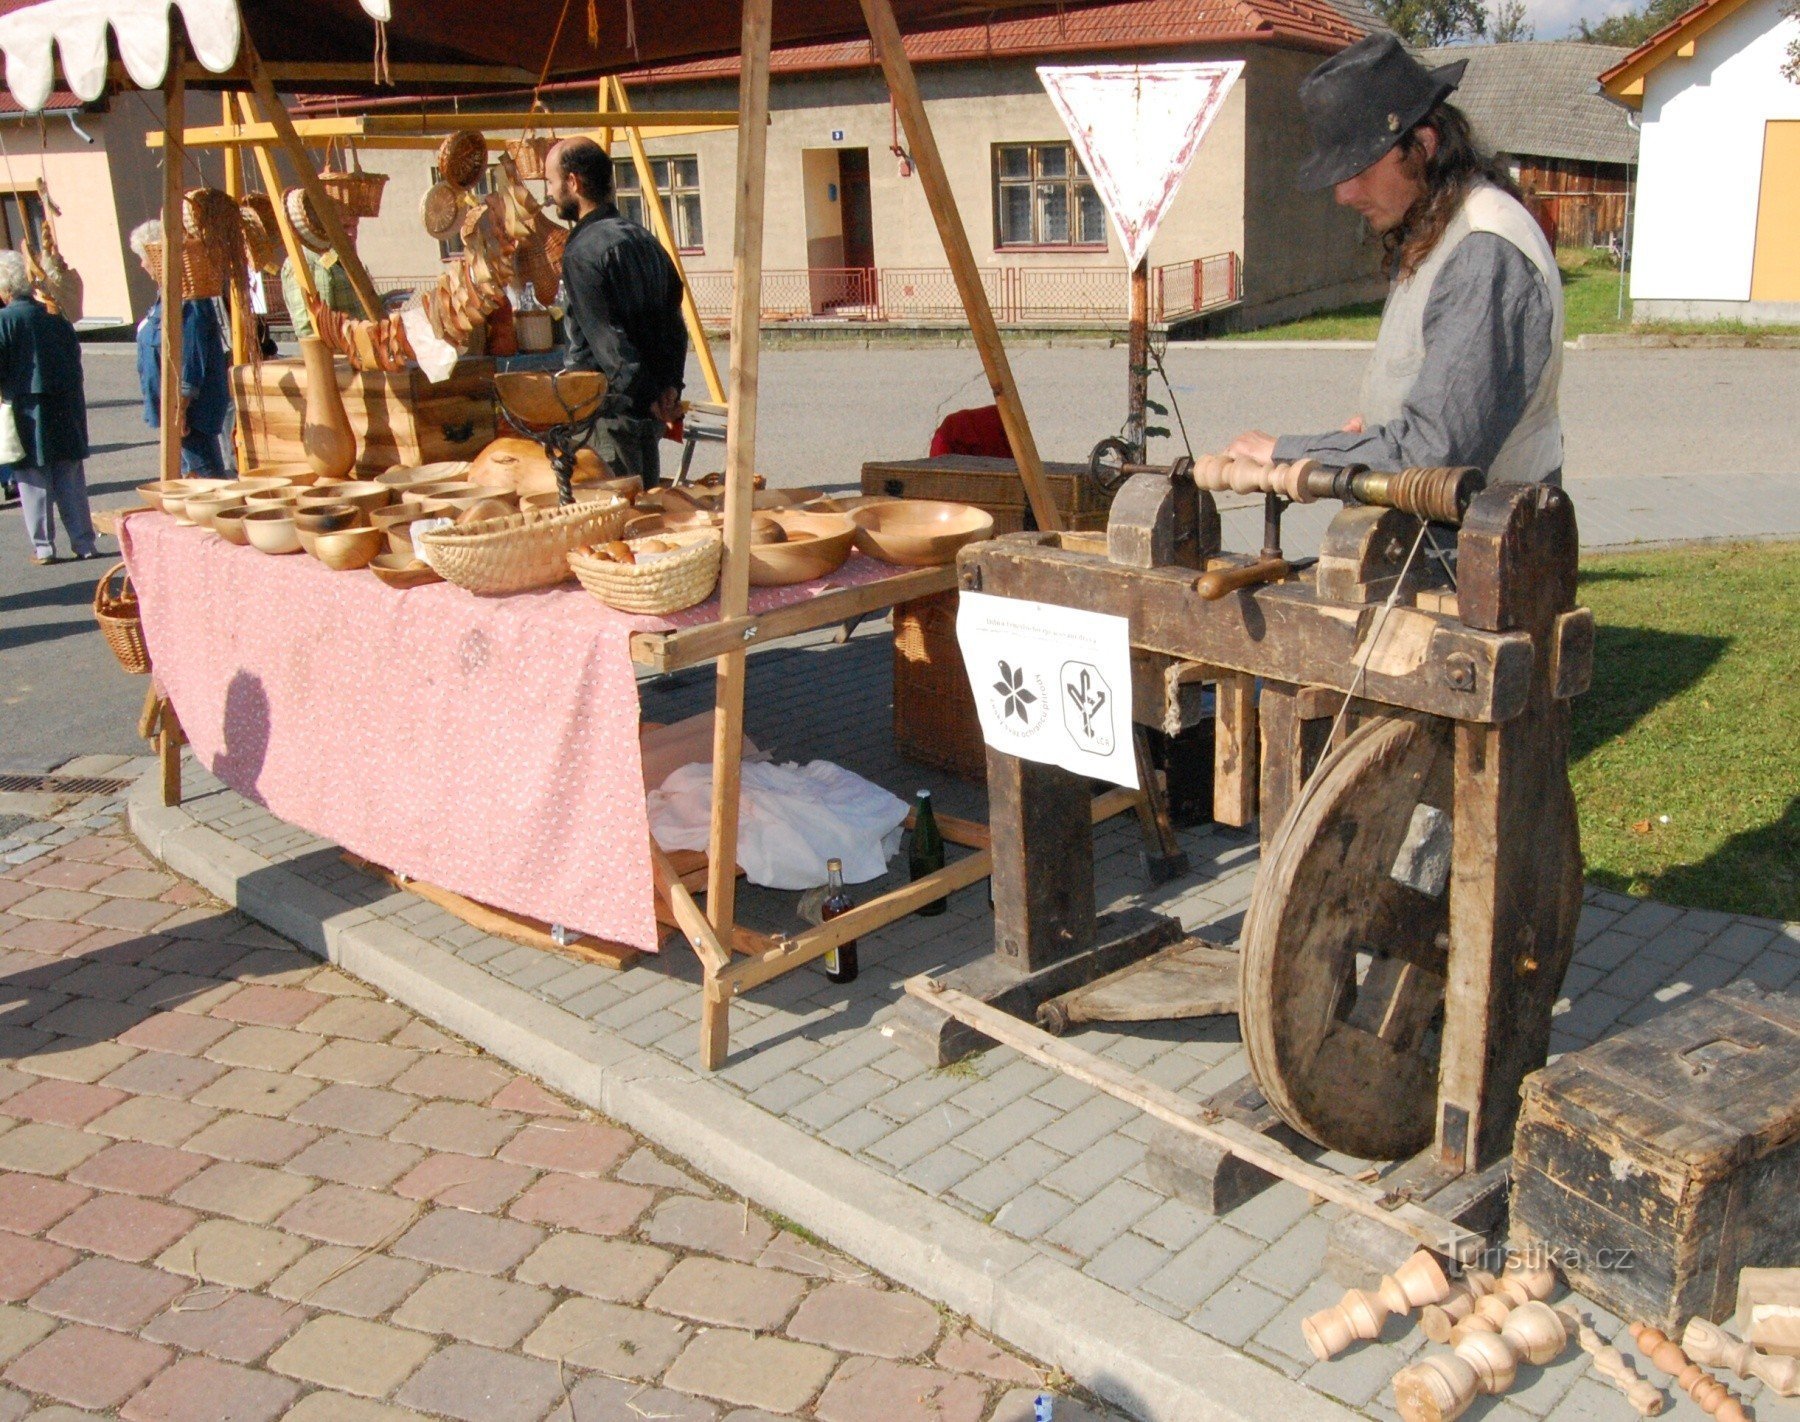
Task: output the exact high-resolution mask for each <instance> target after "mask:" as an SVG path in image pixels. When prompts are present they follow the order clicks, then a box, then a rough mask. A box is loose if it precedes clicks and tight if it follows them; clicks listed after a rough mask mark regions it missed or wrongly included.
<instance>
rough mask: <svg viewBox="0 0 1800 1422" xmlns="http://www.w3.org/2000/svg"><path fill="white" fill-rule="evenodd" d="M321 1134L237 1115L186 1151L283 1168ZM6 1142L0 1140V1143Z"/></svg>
mask: <svg viewBox="0 0 1800 1422" xmlns="http://www.w3.org/2000/svg"><path fill="white" fill-rule="evenodd" d="M318 1137H319V1133H318V1132H317V1131H315V1130H313V1129H312V1128H311V1127H310V1126H296V1125H294V1124H292V1123H291V1122H288V1121H274V1120H270V1119H268V1118H267V1117H264V1116H245V1115H239V1114H237V1113H235V1112H233V1113H231V1114H228V1115H225V1116H221V1117H220V1118H219V1119H218V1120H216V1121H214V1122H213V1123H212V1125H210V1126H208V1127H207V1128H206V1129H205V1130H203V1131H201V1132H200V1133H199V1134H198V1135H196V1136H194V1137H193V1138H192V1139H191V1140H189V1141H188V1142H187V1148H188V1149H189V1150H193V1151H199V1152H200V1153H201V1154H202V1155H211V1156H217V1157H218V1158H219V1159H220V1160H240V1161H245V1162H248V1163H250V1164H253V1165H280V1164H281V1163H282V1162H283V1161H285V1160H291V1159H292V1158H293V1157H294V1156H296V1155H298V1154H299V1153H300V1152H301V1151H302V1150H303V1149H305V1148H306V1147H307V1146H309V1145H311V1144H312V1143H313V1142H314V1141H315V1140H317V1139H318ZM4 1139H5V1138H4V1137H0V1141H3V1140H4Z"/></svg>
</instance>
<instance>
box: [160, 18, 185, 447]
mask: <svg viewBox="0 0 1800 1422" xmlns="http://www.w3.org/2000/svg"><path fill="white" fill-rule="evenodd" d="M186 50H187V45H186V42H185V37H184V36H183V35H182V33H181V31H180V27H179V26H177V27H176V32H175V37H174V39H173V40H172V41H171V42H170V48H169V77H168V79H167V80H166V81H165V82H164V84H163V124H164V127H165V130H166V132H167V133H168V143H167V144H166V145H165V146H164V147H163V202H162V223H163V245H162V316H163V320H162V409H161V413H160V418H161V420H162V439H161V450H162V463H161V468H162V477H163V478H164V479H179V478H180V477H181V424H182V419H183V416H182V411H181V317H182V307H181V250H182V247H183V245H184V239H185V238H186V236H187V228H186V225H185V222H184V220H183V213H182V204H183V192H184V190H183V188H182V183H181V179H182V171H181V170H182V164H183V162H184V160H185V158H186V154H187V150H186V149H185V148H183V147H182V144H181V132H182V130H183V128H185V127H186V115H187V80H186V79H184V78H183V77H182V72H181V63H182V59H183V58H184V57H185V54H186Z"/></svg>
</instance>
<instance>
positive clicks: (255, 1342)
mask: <svg viewBox="0 0 1800 1422" xmlns="http://www.w3.org/2000/svg"><path fill="white" fill-rule="evenodd" d="M181 1282H182V1283H183V1285H184V1286H185V1284H186V1281H185V1280H183V1281H181ZM195 1303H196V1304H197V1305H198V1306H197V1307H194V1308H187V1309H183V1308H180V1307H176V1308H172V1309H170V1310H169V1311H168V1312H167V1313H165V1314H163V1316H162V1317H161V1318H158V1319H156V1320H155V1321H154V1322H152V1323H151V1324H150V1326H149V1327H148V1328H146V1329H144V1331H143V1336H144V1337H145V1338H148V1339H149V1340H150V1341H151V1342H152V1343H172V1344H174V1345H175V1346H176V1347H178V1348H184V1349H186V1350H187V1351H188V1352H190V1353H207V1354H210V1355H211V1356H212V1357H215V1358H223V1359H225V1360H226V1361H227V1362H231V1363H253V1362H255V1361H256V1360H257V1359H258V1358H260V1357H262V1356H263V1354H265V1353H267V1352H268V1351H269V1350H270V1349H271V1348H273V1347H274V1346H275V1345H276V1344H277V1343H279V1342H281V1341H282V1339H284V1338H286V1337H287V1336H288V1335H289V1334H290V1333H292V1332H293V1331H294V1330H295V1329H296V1328H298V1327H299V1326H300V1325H301V1324H302V1323H304V1322H306V1314H305V1313H304V1312H303V1311H301V1310H300V1309H297V1308H294V1307H292V1306H291V1305H289V1304H284V1303H281V1302H279V1301H278V1300H275V1299H272V1298H269V1297H267V1296H266V1295H263V1294H246V1293H236V1292H233V1293H230V1294H226V1295H225V1296H224V1297H223V1298H219V1297H216V1296H207V1295H202V1296H201V1297H200V1298H199V1299H196V1300H195Z"/></svg>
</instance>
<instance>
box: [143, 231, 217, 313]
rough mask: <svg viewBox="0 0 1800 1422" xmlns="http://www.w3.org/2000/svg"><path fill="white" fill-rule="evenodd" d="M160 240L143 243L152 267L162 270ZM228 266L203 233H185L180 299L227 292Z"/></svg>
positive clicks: (204, 296) (145, 253)
mask: <svg viewBox="0 0 1800 1422" xmlns="http://www.w3.org/2000/svg"><path fill="white" fill-rule="evenodd" d="M162 252H163V244H162V243H161V242H146V243H144V259H145V260H146V261H147V262H149V263H150V269H151V270H152V271H155V272H160V271H162ZM225 276H226V273H225V266H224V263H222V262H220V261H219V260H218V254H217V252H216V251H215V250H214V249H213V248H211V247H209V246H208V245H207V243H206V241H205V240H204V239H203V238H200V237H185V238H183V239H182V243H181V299H182V300H183V301H205V300H206V299H207V298H209V297H213V296H223V295H224V294H225Z"/></svg>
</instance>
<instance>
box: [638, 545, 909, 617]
mask: <svg viewBox="0 0 1800 1422" xmlns="http://www.w3.org/2000/svg"><path fill="white" fill-rule="evenodd" d="M907 571H909V570H908V569H905V568H894V567H892V566H890V565H889V564H887V563H883V562H880V561H878V560H877V559H874V558H870V557H867V556H865V555H864V554H861V553H852V554H851V555H850V561H849V562H847V563H845V564H844V566H843V567H841V568H839V569H838V570H837V571H836V572H835V573H833V574H832V575H831V576H830V577H828V578H818V579H815V580H814V581H813V582H810V583H789V584H788V585H787V586H786V587H783V588H751V589H750V611H751V612H752V613H759V614H760V613H764V612H772V611H774V610H775V609H776V608H778V607H792V606H793V605H794V604H795V603H797V602H806V601H807V600H809V599H811V598H815V597H818V596H819V595H820V594H821V593H828V592H836V591H837V590H838V589H840V588H858V587H861V586H863V584H865V583H878V582H880V581H881V580H882V579H883V578H891V577H894V576H895V575H896V574H897V573H904V572H907ZM718 620H719V598H718V595H717V594H716V593H715V594H714V595H713V596H712V597H709V598H708V599H707V600H706V601H705V602H703V603H700V604H699V605H698V606H695V607H690V608H688V609H687V610H686V611H685V612H676V613H672V614H670V615H669V616H668V617H646V618H643V619H642V620H641V622H640V625H642V626H646V627H655V628H657V629H658V630H662V631H668V630H672V629H685V628H688V627H701V626H704V625H705V624H706V623H708V622H717V621H718Z"/></svg>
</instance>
